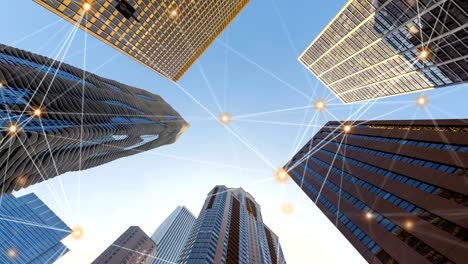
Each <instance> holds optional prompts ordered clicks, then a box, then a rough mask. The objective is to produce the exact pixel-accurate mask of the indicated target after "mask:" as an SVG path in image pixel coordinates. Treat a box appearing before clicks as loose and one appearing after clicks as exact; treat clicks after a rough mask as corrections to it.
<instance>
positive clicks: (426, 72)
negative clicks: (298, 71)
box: [299, 0, 468, 103]
mask: <svg viewBox="0 0 468 264" xmlns="http://www.w3.org/2000/svg"><path fill="white" fill-rule="evenodd" d="M467 12H468V2H467V1H465V0H448V1H421V0H351V1H349V2H348V3H347V4H346V5H345V7H344V8H343V9H342V10H341V11H340V12H339V13H338V15H337V16H336V17H335V18H334V19H333V20H332V21H331V22H330V24H329V25H328V26H327V27H326V28H325V30H323V31H322V33H320V35H319V36H318V37H317V38H316V39H315V40H314V41H313V42H312V44H311V45H310V46H309V47H307V49H306V50H305V51H304V53H302V54H301V56H300V57H299V61H300V62H301V63H302V64H303V65H304V66H305V67H306V68H307V69H309V70H310V71H311V72H312V73H313V74H314V75H315V76H317V77H318V79H320V81H322V82H323V83H324V84H325V85H326V86H327V87H328V88H329V89H330V90H331V91H332V92H333V93H335V94H336V95H337V96H338V98H340V100H341V101H343V102H344V103H354V102H360V101H366V100H370V99H375V98H381V97H387V96H394V95H399V94H406V93H411V92H417V91H422V90H426V89H430V88H438V87H443V86H447V85H453V84H459V83H465V82H467V80H468V45H467V43H468V42H467V39H468V29H467V25H468V15H467Z"/></svg>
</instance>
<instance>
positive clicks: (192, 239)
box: [178, 185, 286, 264]
mask: <svg viewBox="0 0 468 264" xmlns="http://www.w3.org/2000/svg"><path fill="white" fill-rule="evenodd" d="M178 263H184V264H186V263H187V264H189V263H205V264H210V263H226V264H238V263H242V264H285V263H286V260H285V259H284V255H283V251H282V249H281V245H280V243H279V238H278V236H277V235H276V234H275V233H273V231H271V230H270V229H269V228H268V227H267V226H266V225H265V224H264V223H263V219H262V215H261V211H260V205H259V204H258V203H257V202H255V199H254V198H253V196H252V195H250V194H249V193H248V192H246V191H244V190H243V189H242V188H236V189H234V188H227V187H226V186H221V185H218V186H216V187H215V188H214V189H213V190H212V191H211V192H210V193H209V194H208V197H207V198H206V200H205V204H204V205H203V208H202V210H201V211H200V214H199V215H198V218H197V221H196V223H195V225H194V226H193V228H192V231H191V234H190V236H189V237H188V240H187V243H186V244H185V248H184V250H183V251H182V254H181V256H180V258H179V261H178Z"/></svg>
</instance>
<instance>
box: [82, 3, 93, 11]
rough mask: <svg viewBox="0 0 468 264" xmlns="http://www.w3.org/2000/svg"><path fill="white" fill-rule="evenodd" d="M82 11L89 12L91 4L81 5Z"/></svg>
mask: <svg viewBox="0 0 468 264" xmlns="http://www.w3.org/2000/svg"><path fill="white" fill-rule="evenodd" d="M83 10H84V11H89V10H91V4H90V3H88V2H85V3H84V4H83Z"/></svg>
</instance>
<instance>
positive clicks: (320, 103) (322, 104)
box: [314, 99, 327, 112]
mask: <svg viewBox="0 0 468 264" xmlns="http://www.w3.org/2000/svg"><path fill="white" fill-rule="evenodd" d="M314 107H315V110H317V111H319V112H320V111H323V110H325V109H326V108H327V102H326V101H325V100H323V99H319V100H317V101H315V102H314Z"/></svg>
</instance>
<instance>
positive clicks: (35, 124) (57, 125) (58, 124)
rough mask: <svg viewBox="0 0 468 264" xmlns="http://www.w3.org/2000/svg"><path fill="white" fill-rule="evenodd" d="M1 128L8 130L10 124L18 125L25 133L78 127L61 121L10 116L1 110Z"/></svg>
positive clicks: (66, 121)
mask: <svg viewBox="0 0 468 264" xmlns="http://www.w3.org/2000/svg"><path fill="white" fill-rule="evenodd" d="M0 116H2V118H0V128H3V129H7V127H8V126H9V125H10V124H17V125H18V126H19V127H20V129H21V131H24V132H37V133H42V132H43V130H44V131H57V130H61V129H64V128H69V127H73V126H76V124H75V123H74V122H71V121H68V120H60V119H47V118H41V119H31V118H30V117H28V116H25V115H22V116H20V115H9V114H8V113H7V112H5V111H3V110H0Z"/></svg>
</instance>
